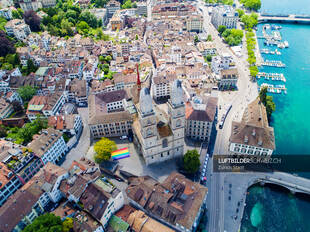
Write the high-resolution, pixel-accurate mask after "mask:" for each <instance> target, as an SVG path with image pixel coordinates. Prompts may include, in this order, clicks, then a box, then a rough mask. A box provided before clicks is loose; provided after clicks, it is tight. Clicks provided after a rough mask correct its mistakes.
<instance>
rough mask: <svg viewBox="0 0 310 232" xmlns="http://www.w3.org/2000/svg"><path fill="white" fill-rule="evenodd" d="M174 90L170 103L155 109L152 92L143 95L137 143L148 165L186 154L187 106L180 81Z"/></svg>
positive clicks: (174, 86) (139, 109)
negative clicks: (185, 128) (185, 127)
mask: <svg viewBox="0 0 310 232" xmlns="http://www.w3.org/2000/svg"><path fill="white" fill-rule="evenodd" d="M171 91H172V93H171V100H169V101H168V103H167V104H161V105H154V106H153V101H152V97H151V95H150V91H149V89H147V88H143V89H142V90H141V92H140V102H139V106H138V107H137V108H138V119H137V120H135V122H134V125H133V130H134V135H135V137H134V141H135V143H136V144H137V146H138V150H141V153H142V155H143V157H144V159H145V162H146V164H147V165H149V164H152V163H157V162H162V161H165V160H168V159H172V158H176V157H180V156H182V155H183V152H184V126H185V106H184V102H183V90H182V85H181V81H180V80H176V81H174V83H173V86H172V90H171ZM166 108H168V109H166ZM166 112H168V115H167V114H166Z"/></svg>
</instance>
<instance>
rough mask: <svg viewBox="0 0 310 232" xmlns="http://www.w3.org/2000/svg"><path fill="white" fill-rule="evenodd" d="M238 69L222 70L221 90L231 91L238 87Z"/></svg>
mask: <svg viewBox="0 0 310 232" xmlns="http://www.w3.org/2000/svg"><path fill="white" fill-rule="evenodd" d="M238 76H239V75H238V69H236V68H232V69H222V70H221V71H220V79H219V81H218V87H219V89H231V88H235V87H236V86H237V81H238Z"/></svg>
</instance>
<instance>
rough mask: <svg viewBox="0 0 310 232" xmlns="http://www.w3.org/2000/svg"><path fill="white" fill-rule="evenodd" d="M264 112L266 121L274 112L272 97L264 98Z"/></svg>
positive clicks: (274, 106)
mask: <svg viewBox="0 0 310 232" xmlns="http://www.w3.org/2000/svg"><path fill="white" fill-rule="evenodd" d="M265 106H266V112H267V117H268V119H270V118H271V115H272V113H273V112H274V111H275V110H276V104H275V103H274V101H273V98H272V96H267V97H266V105H265Z"/></svg>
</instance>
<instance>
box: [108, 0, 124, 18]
mask: <svg viewBox="0 0 310 232" xmlns="http://www.w3.org/2000/svg"><path fill="white" fill-rule="evenodd" d="M106 9H107V11H108V18H111V17H112V16H113V14H114V13H115V12H116V11H117V10H119V9H121V4H120V3H119V2H118V1H115V0H110V1H109V2H108V3H107V5H106Z"/></svg>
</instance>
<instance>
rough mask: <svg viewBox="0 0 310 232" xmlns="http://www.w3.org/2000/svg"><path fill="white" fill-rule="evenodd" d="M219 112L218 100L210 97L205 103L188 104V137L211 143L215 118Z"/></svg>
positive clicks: (186, 115)
mask: <svg viewBox="0 0 310 232" xmlns="http://www.w3.org/2000/svg"><path fill="white" fill-rule="evenodd" d="M216 111H217V98H215V97H209V98H208V99H207V100H206V102H205V103H203V102H199V103H197V102H196V103H195V102H194V101H191V102H187V103H186V111H185V112H186V113H185V119H186V123H185V124H186V129H185V131H186V136H188V137H190V138H192V139H195V140H202V141H210V136H211V132H212V127H213V124H214V118H215V115H216Z"/></svg>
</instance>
